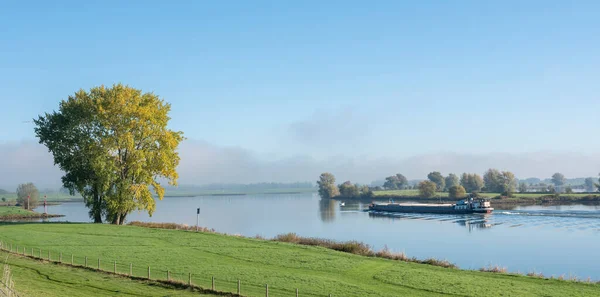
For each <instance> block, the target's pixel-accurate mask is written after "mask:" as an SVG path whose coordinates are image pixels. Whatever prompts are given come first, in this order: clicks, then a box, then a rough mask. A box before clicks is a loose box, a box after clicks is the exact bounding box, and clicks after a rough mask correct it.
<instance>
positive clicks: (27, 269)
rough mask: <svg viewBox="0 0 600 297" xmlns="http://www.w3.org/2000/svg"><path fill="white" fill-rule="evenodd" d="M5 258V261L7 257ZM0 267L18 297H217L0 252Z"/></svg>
mask: <svg viewBox="0 0 600 297" xmlns="http://www.w3.org/2000/svg"><path fill="white" fill-rule="evenodd" d="M7 257H8V258H7ZM0 259H1V261H0V268H1V267H3V265H4V261H5V260H7V259H8V264H9V266H10V269H11V272H12V277H13V281H14V283H15V290H16V292H17V293H18V294H19V295H18V296H30V297H35V296H48V297H53V296H57V297H58V296H61V297H62V296H82V297H94V296H99V297H100V296H123V295H128V296H216V295H210V294H209V295H206V294H201V293H200V292H192V291H190V290H183V289H176V288H173V287H172V286H168V285H164V284H160V283H157V282H152V281H139V280H138V281H136V280H131V279H129V278H125V277H119V276H115V275H109V274H105V273H98V272H95V271H91V270H87V269H79V268H72V267H66V266H61V265H57V264H53V263H49V262H46V261H39V260H33V259H30V258H24V257H20V256H15V255H14V254H9V253H6V252H3V251H0Z"/></svg>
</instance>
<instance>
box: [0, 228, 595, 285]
mask: <svg viewBox="0 0 600 297" xmlns="http://www.w3.org/2000/svg"><path fill="white" fill-rule="evenodd" d="M0 237H1V239H2V240H4V241H7V242H11V243H13V244H14V245H15V246H16V245H19V246H20V247H26V251H27V250H29V249H30V248H31V247H33V248H42V250H43V254H44V255H45V253H46V251H47V250H51V251H52V254H53V255H54V257H56V255H58V253H59V252H62V253H63V254H64V255H70V254H74V255H75V257H74V258H75V261H76V262H77V261H82V259H83V257H84V256H87V257H89V259H90V263H92V264H90V266H92V265H93V266H95V265H96V261H97V259H98V258H100V259H102V263H105V264H103V265H107V267H106V270H109V269H111V268H110V267H112V263H113V262H112V261H114V260H116V261H117V263H123V264H127V263H133V264H134V270H135V271H134V274H141V275H143V274H145V273H146V269H147V267H148V266H151V269H152V271H153V275H156V276H157V277H158V276H160V275H164V276H163V278H166V271H167V270H169V271H171V277H172V278H174V279H180V280H183V281H187V277H188V273H192V275H193V282H194V283H195V284H198V285H201V286H204V287H210V285H211V277H212V276H214V277H215V278H216V283H217V289H219V290H223V291H226V290H229V291H235V290H236V288H237V280H238V279H239V280H241V281H242V284H243V285H242V287H243V290H242V294H243V295H251V296H264V285H265V284H269V291H270V293H271V294H272V295H273V296H293V294H294V293H295V288H299V290H300V293H301V294H300V295H301V296H327V294H329V293H331V294H333V296H442V295H461V296H598V295H599V294H600V285H598V284H586V283H578V282H569V281H559V280H546V279H539V278H532V277H526V276H519V275H507V274H495V273H485V272H479V271H462V270H457V269H449V268H443V267H437V266H431V265H425V264H417V263H408V262H401V261H394V260H388V259H381V258H374V257H364V256H358V255H353V254H348V253H343V252H338V251H333V250H330V249H326V248H322V247H313V246H301V245H296V244H290V243H283V242H275V241H265V240H259V239H249V238H239V237H235V236H225V235H219V234H213V233H195V232H189V231H183V230H162V229H149V228H142V227H135V226H112V225H93V224H49V223H47V224H1V225H0ZM36 251H37V250H36ZM125 267H128V265H125ZM119 269H124V268H119Z"/></svg>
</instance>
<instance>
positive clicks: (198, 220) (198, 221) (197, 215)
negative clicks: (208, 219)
mask: <svg viewBox="0 0 600 297" xmlns="http://www.w3.org/2000/svg"><path fill="white" fill-rule="evenodd" d="M199 224H200V208H199V207H198V209H196V232H198V225H199Z"/></svg>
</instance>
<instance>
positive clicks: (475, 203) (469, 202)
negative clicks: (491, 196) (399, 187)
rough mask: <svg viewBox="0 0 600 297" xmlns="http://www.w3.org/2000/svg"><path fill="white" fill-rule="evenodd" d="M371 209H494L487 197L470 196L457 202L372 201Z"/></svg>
mask: <svg viewBox="0 0 600 297" xmlns="http://www.w3.org/2000/svg"><path fill="white" fill-rule="evenodd" d="M369 210H371V211H385V212H410V213H440V214H471V213H492V211H494V209H493V208H492V207H491V205H490V201H489V200H486V199H480V198H477V199H474V198H468V199H464V200H460V201H458V202H457V203H456V204H426V203H394V202H389V203H371V204H370V205H369Z"/></svg>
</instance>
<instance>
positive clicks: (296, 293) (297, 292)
mask: <svg viewBox="0 0 600 297" xmlns="http://www.w3.org/2000/svg"><path fill="white" fill-rule="evenodd" d="M296 297H298V288H296Z"/></svg>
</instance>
